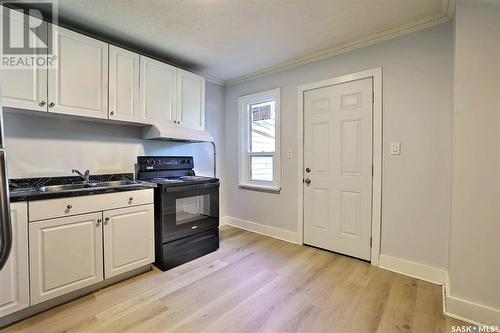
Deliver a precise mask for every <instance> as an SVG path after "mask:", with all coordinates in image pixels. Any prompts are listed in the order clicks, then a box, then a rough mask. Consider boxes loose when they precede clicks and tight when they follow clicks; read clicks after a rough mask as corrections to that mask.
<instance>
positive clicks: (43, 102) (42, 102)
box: [38, 101, 47, 106]
mask: <svg viewBox="0 0 500 333" xmlns="http://www.w3.org/2000/svg"><path fill="white" fill-rule="evenodd" d="M45 104H47V102H45V101H41V102H40V103H38V105H40V106H44V105H45Z"/></svg>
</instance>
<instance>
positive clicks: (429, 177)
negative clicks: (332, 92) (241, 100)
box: [225, 23, 453, 267]
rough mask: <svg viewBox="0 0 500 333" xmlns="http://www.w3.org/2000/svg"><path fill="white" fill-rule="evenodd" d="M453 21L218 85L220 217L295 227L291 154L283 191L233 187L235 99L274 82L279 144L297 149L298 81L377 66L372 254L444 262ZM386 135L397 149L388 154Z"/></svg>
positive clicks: (284, 165)
mask: <svg viewBox="0 0 500 333" xmlns="http://www.w3.org/2000/svg"><path fill="white" fill-rule="evenodd" d="M452 41H453V25H452V24H451V23H446V24H442V25H439V26H436V27H434V28H430V29H427V30H423V31H420V32H417V33H413V34H410V35H406V36H404V37H400V38H397V39H393V40H390V41H386V42H383V43H380V44H377V45H373V46H369V47H366V48H362V49H359V50H356V51H352V52H349V53H346V54H343V55H339V56H336V57H333V58H329V59H326V60H323V61H320V62H316V63H312V64H308V65H304V66H301V67H298V68H295V69H291V70H287V71H284V72H280V73H277V74H274V75H271V76H266V77H263V78H260V79H256V80H254V81H249V82H245V83H241V84H238V85H235V86H230V87H227V88H226V94H225V112H226V157H227V158H226V173H225V184H226V193H227V201H228V204H227V215H228V216H231V217H236V218H240V219H244V220H248V221H252V222H255V223H260V224H265V225H269V226H273V227H277V228H282V229H286V230H290V231H296V229H297V193H298V192H297V191H298V190H299V188H298V185H297V176H298V172H299V171H298V170H297V159H296V158H294V159H287V158H286V154H282V156H283V160H282V168H283V170H282V178H283V184H282V185H283V186H282V187H283V189H282V191H281V193H280V194H271V193H263V192H256V191H252V190H245V189H239V188H238V147H237V142H238V126H237V125H238V124H237V98H238V96H241V95H246V94H250V93H255V92H258V91H263V90H267V89H272V88H277V87H279V88H281V121H282V125H281V126H282V128H281V132H282V134H281V135H282V152H286V150H287V149H293V151H294V152H297V145H298V143H297V87H298V86H299V85H302V84H305V83H309V82H314V81H319V80H323V79H328V78H332V77H335V76H339V75H343V74H348V73H353V72H358V71H362V70H366V69H370V68H375V67H383V90H384V95H383V112H384V114H383V117H384V120H383V126H384V130H383V149H384V155H383V200H382V204H383V208H382V214H383V217H382V244H381V246H382V248H381V250H382V253H383V254H386V255H391V256H395V257H399V258H404V259H407V260H411V261H415V262H419V263H423V264H428V265H431V266H437V267H446V266H447V261H448V232H449V223H450V203H451V176H450V174H451V131H452V129H451V128H452V127H451V126H452V125H451V119H452V107H451V106H452V73H453V62H452V59H453V56H452V52H453V43H452ZM391 141H401V142H402V154H401V155H400V156H391V155H389V154H388V151H389V145H390V142H391Z"/></svg>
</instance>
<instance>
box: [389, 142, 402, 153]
mask: <svg viewBox="0 0 500 333" xmlns="http://www.w3.org/2000/svg"><path fill="white" fill-rule="evenodd" d="M391 155H401V142H391Z"/></svg>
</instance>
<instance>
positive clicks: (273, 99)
mask: <svg viewBox="0 0 500 333" xmlns="http://www.w3.org/2000/svg"><path fill="white" fill-rule="evenodd" d="M238 109H239V137H240V146H239V153H240V168H239V169H240V186H243V187H253V188H261V189H268V190H275V191H278V190H280V187H281V172H280V171H281V160H280V125H279V123H280V122H279V119H280V117H279V115H280V90H279V88H277V89H273V90H268V91H263V92H260V93H257V94H253V95H247V96H242V97H240V98H238Z"/></svg>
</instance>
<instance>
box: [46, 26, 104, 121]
mask: <svg viewBox="0 0 500 333" xmlns="http://www.w3.org/2000/svg"><path fill="white" fill-rule="evenodd" d="M54 29H56V39H57V42H56V45H57V46H56V47H57V68H56V69H49V71H48V72H49V112H56V113H64V114H70V115H76V116H84V117H93V118H105V119H107V118H108V44H106V43H104V42H101V41H99V40H96V39H93V38H90V37H87V36H83V35H80V34H78V33H76V32H73V31H70V30H67V29H64V28H61V27H54Z"/></svg>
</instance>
